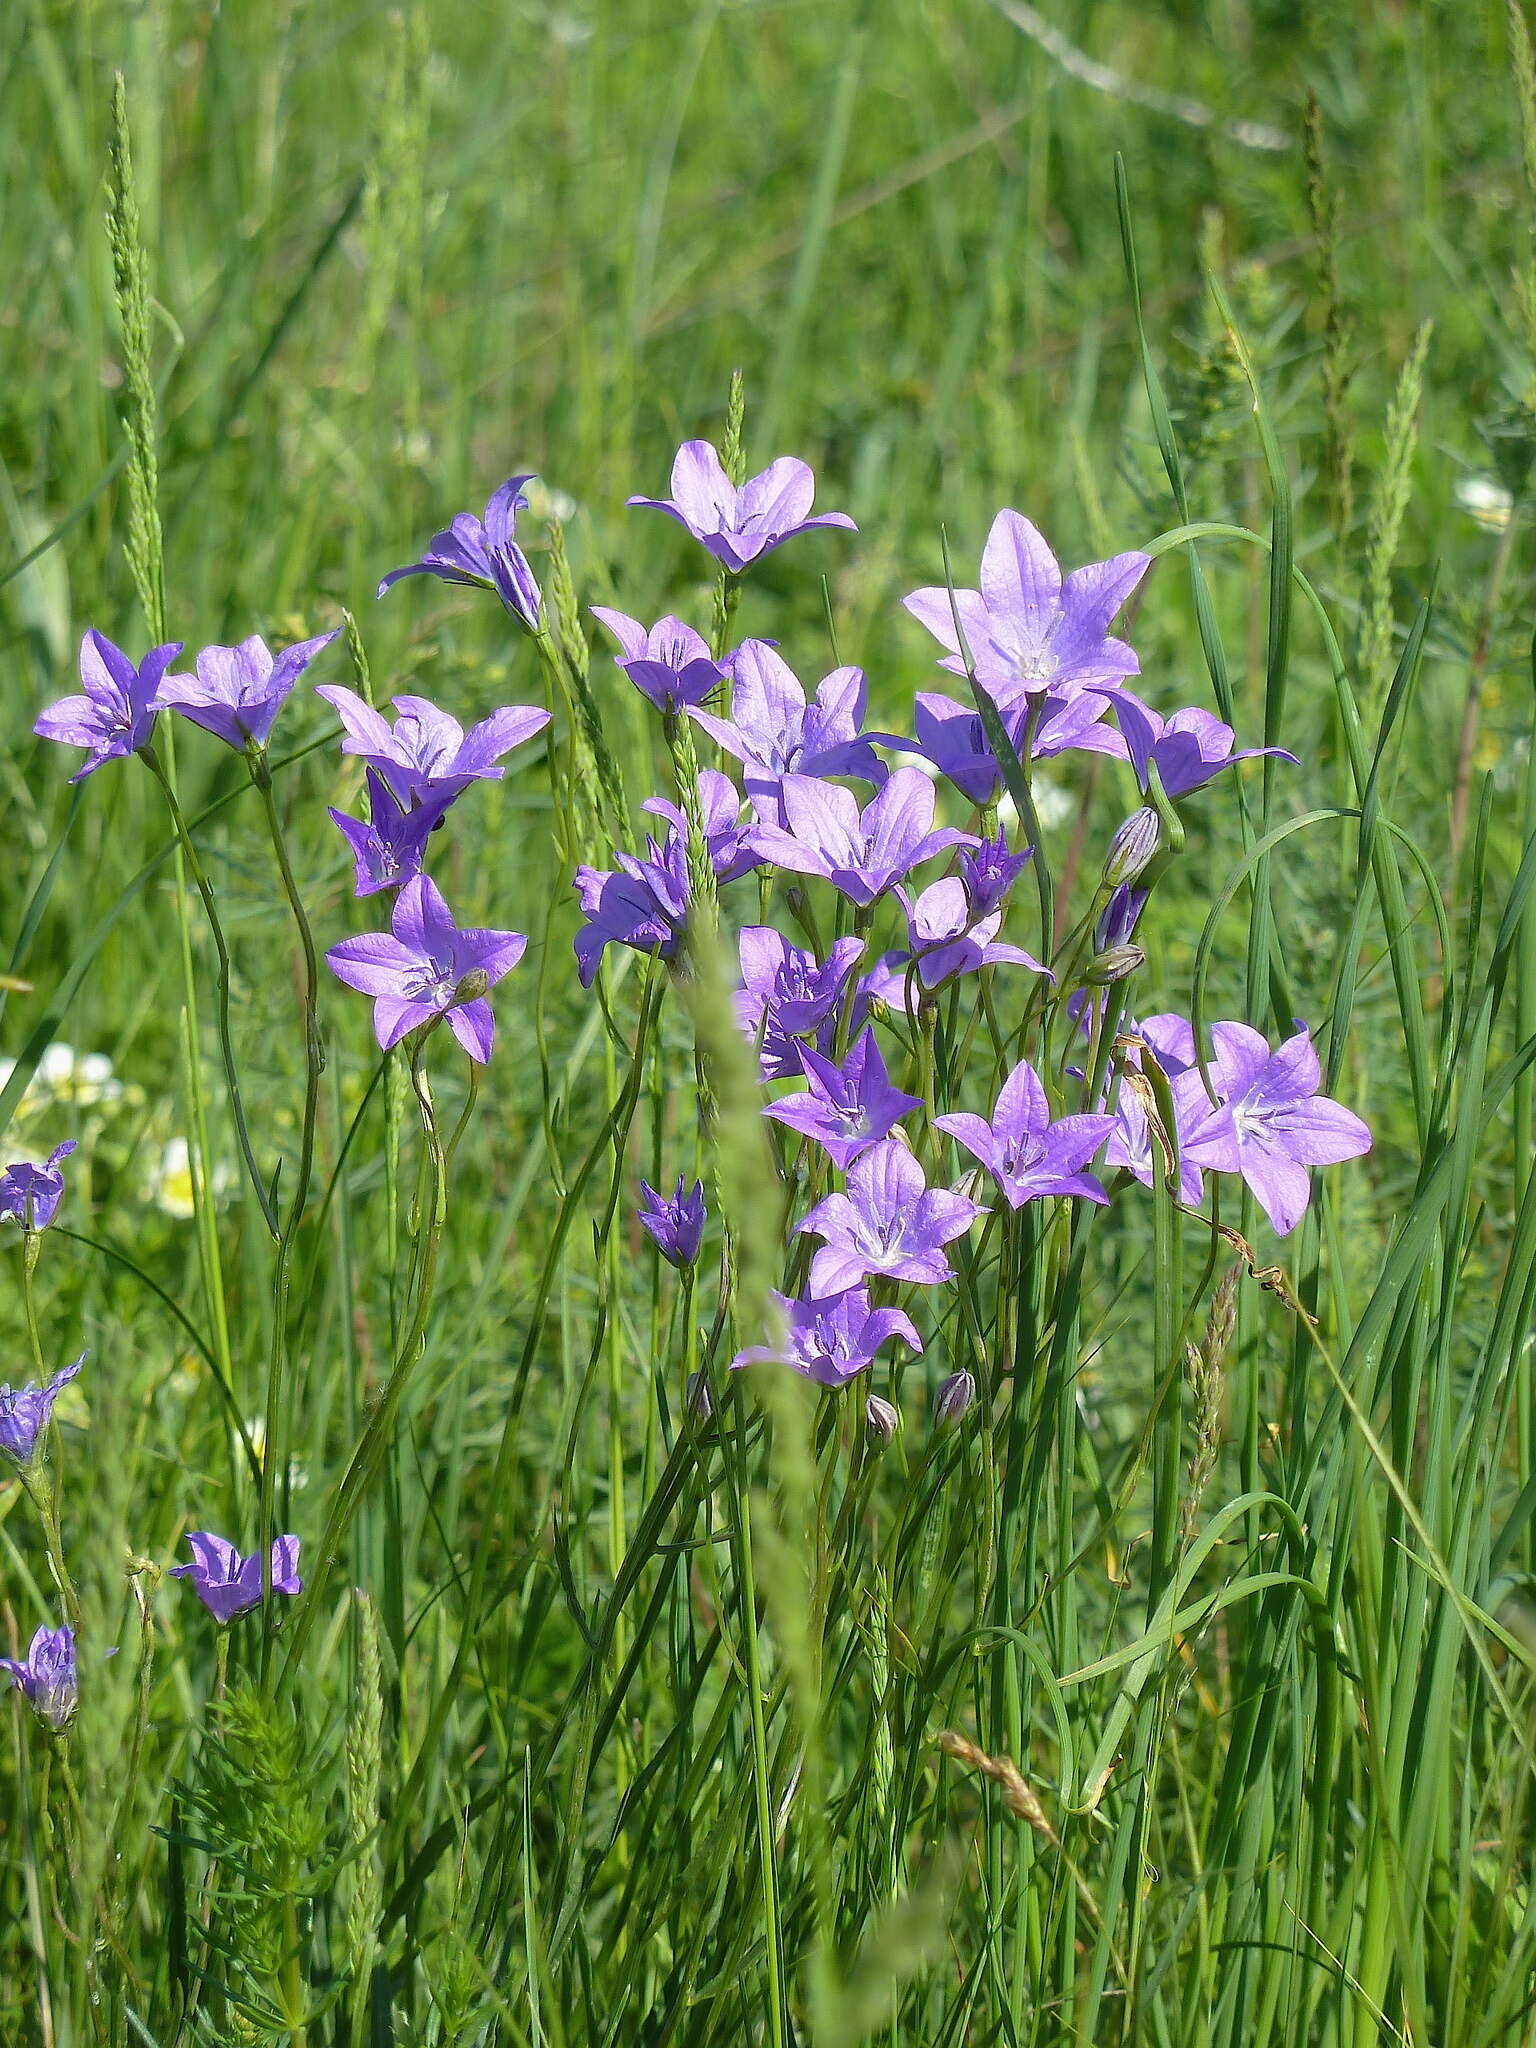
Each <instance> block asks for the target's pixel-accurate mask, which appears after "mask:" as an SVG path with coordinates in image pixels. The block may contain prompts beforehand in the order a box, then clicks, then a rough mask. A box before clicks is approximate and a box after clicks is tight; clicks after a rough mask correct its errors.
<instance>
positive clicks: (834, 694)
mask: <svg viewBox="0 0 1536 2048" xmlns="http://www.w3.org/2000/svg"><path fill="white" fill-rule="evenodd" d="M725 669H726V672H727V674H728V675H729V676H730V678H731V715H730V717H729V718H720V717H717V716H716V715H715V714H714V713H713V712H709V711H695V712H694V713H693V714H692V715H693V719H694V722H695V723H696V724H698V725H701V726H702V727H703V728H704V730H705V731H706V732H707V733H708V734H709V735H710V737H711V738H712V739H715V740H718V741H719V743H720V745H721V746H722V747H724V748H725V750H726V752H727V753H728V754H734V755H735V756H736V759H737V760H738V761H740V762H741V764H742V766H743V767H744V769H745V770H746V776H745V780H746V786H747V792H748V794H749V795H750V796H752V797H753V798H754V800H756V801H757V803H758V805H759V807H760V808H763V809H764V811H765V814H767V815H772V809H773V799H774V797H775V796H776V793H777V789H778V784H779V781H780V779H781V778H782V777H783V776H785V775H857V776H860V777H862V779H863V780H864V781H866V782H873V783H875V784H879V783H882V782H884V780H885V777H886V768H885V764H884V762H883V761H881V760H880V759H879V757H878V756H877V755H876V753H875V750H874V748H873V747H872V746H871V745H870V743H869V739H868V737H867V736H866V735H865V733H864V731H863V725H864V706H865V700H866V697H867V695H868V691H867V687H866V684H865V681H864V671H863V669H861V668H835V669H833V671H832V673H831V674H830V675H828V676H823V678H822V680H821V681H820V682H819V683H818V684H817V685H816V695H815V698H814V700H813V701H811V702H809V703H807V701H806V695H805V686H804V684H803V683H802V682H801V681H800V679H799V677H798V676H797V675H796V674H795V672H794V670H793V669H792V668H791V667H790V666H789V664H788V662H786V661H785V660H783V659H782V657H781V656H780V655H779V654H778V653H777V652H776V651H775V649H774V647H773V645H772V643H771V642H770V641H767V640H744V641H743V642H742V644H741V645H740V647H738V648H737V650H736V652H735V653H734V654H729V655H727V656H726V659H725ZM776 822H777V823H779V824H783V822H784V820H783V818H782V817H778V818H777V819H776Z"/></svg>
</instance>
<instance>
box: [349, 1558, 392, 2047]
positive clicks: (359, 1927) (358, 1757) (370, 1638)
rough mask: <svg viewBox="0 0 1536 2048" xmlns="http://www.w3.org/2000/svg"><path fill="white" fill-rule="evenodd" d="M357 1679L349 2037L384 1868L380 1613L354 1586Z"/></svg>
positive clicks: (361, 2009)
mask: <svg viewBox="0 0 1536 2048" xmlns="http://www.w3.org/2000/svg"><path fill="white" fill-rule="evenodd" d="M353 1599H354V1602H355V1604H356V1611H357V1685H356V1689H355V1690H354V1692H353V1695H352V1708H351V1712H350V1713H349V1714H348V1716H347V1851H348V1854H349V1857H350V1859H351V1882H350V1886H349V1889H348V1892H347V1907H346V1919H345V1923H344V1932H343V1937H342V1942H343V1949H344V1953H345V1964H346V1970H347V1974H348V1975H349V1976H350V1978H351V1980H352V2038H353V2040H354V2041H355V2042H358V2043H361V2042H363V2041H365V2040H366V2039H367V2031H366V2029H367V2016H368V2002H369V1992H370V1988H371V1982H372V1976H373V1959H374V1953H375V1949H376V1947H377V1943H378V1930H379V1914H380V1909H381V1906H382V1904H383V1871H382V1869H381V1866H380V1863H379V1852H378V1849H377V1847H376V1845H375V1840H374V1838H375V1836H376V1834H377V1833H378V1827H379V1793H380V1788H381V1785H382V1782H383V1750H382V1742H381V1730H382V1728H383V1723H384V1685H383V1675H382V1670H381V1664H380V1657H379V1618H378V1612H377V1610H376V1608H375V1606H374V1603H373V1601H372V1600H371V1599H370V1598H369V1596H368V1595H367V1594H366V1593H365V1592H364V1591H363V1590H362V1588H361V1587H359V1588H357V1590H356V1591H355V1593H354V1595H353Z"/></svg>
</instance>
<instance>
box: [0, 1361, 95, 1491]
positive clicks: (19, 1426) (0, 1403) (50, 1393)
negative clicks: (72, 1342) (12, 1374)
mask: <svg viewBox="0 0 1536 2048" xmlns="http://www.w3.org/2000/svg"><path fill="white" fill-rule="evenodd" d="M85 1358H86V1354H85V1353H84V1352H83V1351H82V1352H81V1354H80V1356H79V1357H78V1358H77V1359H75V1361H74V1362H73V1364H71V1365H61V1366H60V1367H59V1369H58V1371H57V1372H56V1373H55V1374H54V1376H53V1378H52V1379H51V1380H49V1382H48V1384H47V1385H46V1386H43V1387H16V1388H11V1387H0V1451H5V1452H6V1453H7V1454H8V1455H9V1456H10V1457H12V1458H14V1459H15V1460H16V1462H17V1464H18V1465H30V1464H31V1462H32V1460H33V1459H34V1458H35V1457H36V1455H37V1446H38V1443H39V1441H40V1440H41V1439H42V1437H43V1436H45V1435H46V1433H47V1429H48V1425H49V1423H50V1422H51V1421H52V1420H53V1404H54V1402H55V1401H57V1400H58V1398H59V1395H60V1394H61V1393H62V1392H63V1390H64V1388H65V1387H67V1386H68V1385H69V1383H70V1381H71V1380H73V1379H78V1377H79V1375H80V1368H81V1366H82V1365H84V1363H85Z"/></svg>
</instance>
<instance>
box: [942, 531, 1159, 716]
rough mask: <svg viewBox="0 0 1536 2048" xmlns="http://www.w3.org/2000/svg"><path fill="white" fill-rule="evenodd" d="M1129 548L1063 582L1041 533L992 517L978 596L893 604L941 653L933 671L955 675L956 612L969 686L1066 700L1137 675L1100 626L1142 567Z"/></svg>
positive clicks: (1145, 559) (966, 593)
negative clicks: (971, 671) (970, 670)
mask: <svg viewBox="0 0 1536 2048" xmlns="http://www.w3.org/2000/svg"><path fill="white" fill-rule="evenodd" d="M1151 563H1152V558H1151V556H1150V555H1143V554H1140V553H1137V552H1135V551H1134V550H1133V551H1132V552H1130V553H1128V554H1124V555H1115V556H1113V557H1112V558H1111V559H1110V560H1109V561H1107V562H1091V563H1089V564H1088V566H1087V567H1086V568H1082V569H1074V570H1073V572H1072V574H1071V575H1070V576H1068V577H1065V578H1063V576H1062V573H1061V567H1060V564H1059V563H1058V562H1057V560H1056V557H1055V556H1054V555H1053V554H1052V553H1051V550H1050V548H1049V547H1048V546H1047V545H1046V543H1045V539H1044V536H1043V535H1042V534H1041V533H1040V532H1039V530H1038V529H1037V528H1036V527H1034V526H1032V525H1031V524H1030V522H1029V521H1028V520H1027V519H1025V518H1024V517H1023V515H1022V514H1021V513H1018V512H1009V511H1003V512H999V513H998V515H997V517H996V518H995V519H994V520H993V522H992V530H991V532H990V533H989V534H988V535H987V544H986V547H985V549H984V550H983V551H982V557H981V588H980V590H957V591H956V592H955V594H954V607H953V608H952V607H951V604H950V594H949V591H948V590H947V589H943V588H932V587H930V588H929V589H926V590H914V591H913V592H912V594H911V596H910V597H905V598H903V599H902V603H903V604H904V605H905V606H906V608H907V610H908V611H909V612H910V613H911V614H912V616H913V618H914V619H916V620H917V621H918V623H919V624H920V625H923V626H926V627H927V629H928V631H929V632H930V633H931V634H932V635H933V637H934V638H935V640H937V641H938V642H939V644H940V645H941V646H943V647H947V648H948V649H949V653H948V654H947V655H946V656H945V657H944V659H943V661H942V662H941V663H940V664H939V665H940V667H941V668H947V669H949V670H950V671H951V672H952V673H953V674H955V675H964V673H965V661H964V658H963V657H962V655H961V653H960V642H959V638H958V636H957V635H956V632H955V610H958V611H959V614H960V624H961V626H962V627H963V628H964V630H965V638H966V642H967V644H968V646H969V647H970V651H971V659H972V661H973V663H974V664H975V673H976V680H977V681H978V682H979V683H980V684H981V686H982V687H983V689H985V690H988V691H991V692H992V693H994V694H995V695H997V696H998V697H999V698H1000V699H1007V698H1011V697H1013V696H1015V695H1017V693H1018V692H1019V691H1021V690H1042V689H1045V688H1047V687H1050V688H1051V689H1054V690H1056V691H1057V692H1059V693H1061V694H1063V695H1066V694H1075V693H1076V692H1077V691H1079V690H1085V689H1090V688H1092V686H1093V685H1094V684H1101V685H1103V684H1114V683H1118V682H1120V681H1121V680H1123V678H1124V677H1126V676H1134V675H1137V674H1139V673H1140V669H1141V664H1140V663H1139V662H1138V661H1137V659H1136V656H1135V654H1134V653H1133V651H1132V650H1131V649H1130V648H1129V647H1127V646H1126V645H1125V643H1124V642H1123V641H1121V640H1113V639H1111V638H1110V636H1109V622H1110V620H1111V619H1112V618H1113V617H1114V616H1115V613H1116V612H1117V611H1119V609H1120V607H1121V606H1122V605H1123V604H1124V603H1125V601H1126V599H1127V598H1128V597H1129V596H1130V594H1131V592H1132V591H1133V590H1134V589H1135V588H1136V586H1137V584H1138V583H1139V582H1140V581H1141V579H1142V577H1143V576H1145V575H1146V573H1147V570H1148V569H1149V568H1150V567H1151Z"/></svg>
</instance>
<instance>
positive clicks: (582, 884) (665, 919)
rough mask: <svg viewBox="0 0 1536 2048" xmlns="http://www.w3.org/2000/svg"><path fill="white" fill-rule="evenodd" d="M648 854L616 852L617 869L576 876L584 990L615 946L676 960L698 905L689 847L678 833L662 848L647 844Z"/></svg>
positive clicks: (578, 948)
mask: <svg viewBox="0 0 1536 2048" xmlns="http://www.w3.org/2000/svg"><path fill="white" fill-rule="evenodd" d="M646 849H647V850H646V853H645V854H644V855H635V854H631V853H616V854H615V855H614V859H615V860H616V861H617V862H618V863H619V865H618V869H617V870H616V871H615V870H614V869H611V868H589V867H585V866H583V867H579V868H578V869H577V870H576V874H575V877H574V883H575V889H576V896H577V900H578V901H579V902H580V904H581V913H582V916H583V917H584V918H585V919H586V923H585V924H584V925H583V926H582V928H581V930H580V931H579V932H578V933H577V934H576V938H575V948H576V968H577V973H578V975H579V977H580V980H581V985H582V987H583V988H590V987H591V986H592V983H593V981H594V980H595V979H596V976H597V969H598V964H599V962H600V961H601V960H602V957H603V954H604V952H605V950H606V949H607V948H608V947H609V946H632V947H633V948H634V950H635V951H636V952H637V953H654V954H655V955H656V957H657V958H658V959H660V960H675V959H676V958H677V951H678V947H679V946H680V945H681V944H682V938H683V931H684V928H685V927H686V925H687V922H688V906H689V904H690V902H691V900H692V896H691V892H690V889H689V886H688V848H687V845H686V843H685V841H684V839H683V837H682V835H681V833H679V832H677V831H676V830H673V831H670V832H669V833H668V834H667V836H666V838H665V840H663V841H662V842H661V844H659V845H658V844H657V842H656V841H655V840H654V839H650V838H648V839H647V840H646Z"/></svg>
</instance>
